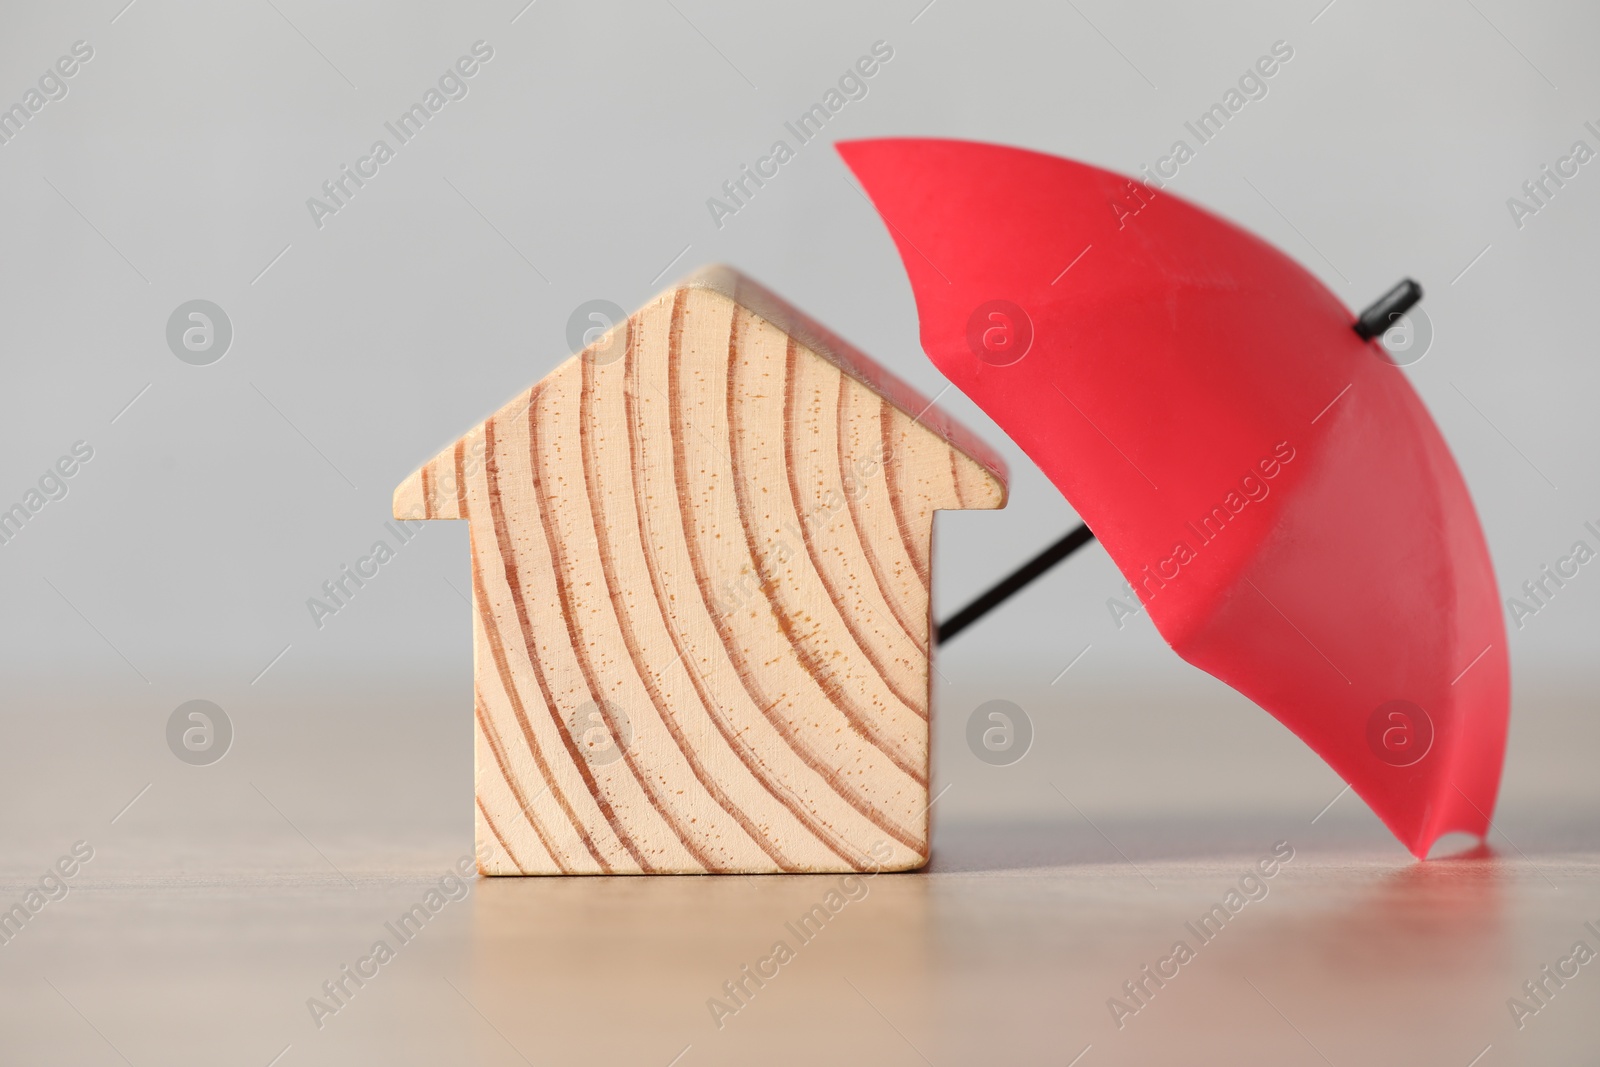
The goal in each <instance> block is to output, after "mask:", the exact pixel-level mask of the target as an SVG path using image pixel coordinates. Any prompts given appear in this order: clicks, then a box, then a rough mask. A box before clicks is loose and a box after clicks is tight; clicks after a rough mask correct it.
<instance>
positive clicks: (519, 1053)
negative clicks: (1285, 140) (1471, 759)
mask: <svg viewBox="0 0 1600 1067" xmlns="http://www.w3.org/2000/svg"><path fill="white" fill-rule="evenodd" d="M1297 821H1298V822H1299V823H1300V825H1298V826H1293V825H1290V820H1278V821H1273V820H1259V821H1245V820H1238V821H1234V822H1232V823H1229V824H1227V825H1216V824H1212V825H1203V824H1201V823H1189V824H1187V825H1185V824H1181V823H1179V824H1174V823H1173V822H1172V821H1171V820H1166V821H1164V822H1163V823H1162V824H1160V825H1157V824H1154V823H1148V822H1146V823H1114V824H1108V823H1106V822H1104V821H1097V825H1098V830H1097V829H1096V828H1095V827H1093V826H1090V825H1088V824H1086V823H1084V822H1083V821H1082V820H1079V821H1077V822H1076V823H1057V824H1044V823H1041V824H1034V825H1026V824H1015V825H1009V826H1003V825H988V826H983V825H967V826H954V825H950V826H941V827H940V829H939V832H938V836H937V837H936V842H937V846H936V847H937V849H938V856H939V859H938V862H937V863H936V864H935V866H934V869H933V870H931V871H929V872H926V873H922V874H911V875H883V876H879V877H877V878H873V879H870V880H865V881H862V882H860V883H859V884H852V885H847V886H845V887H844V889H843V890H842V891H841V890H840V886H839V880H838V878H836V877H793V878H790V877H760V878H745V877H738V876H734V877H722V878H707V877H685V878H608V879H516V880H512V879H501V880H479V881H477V882H476V883H475V884H473V885H472V888H471V891H470V895H468V896H466V897H464V898H463V899H459V900H449V901H445V902H443V903H442V905H441V906H440V907H439V909H438V911H437V913H436V914H433V915H432V916H430V917H429V919H428V921H427V923H426V924H425V925H423V926H422V928H421V930H420V932H415V933H412V931H411V928H410V927H406V928H405V929H404V931H403V932H405V933H407V934H408V935H409V940H407V941H401V940H400V938H399V937H398V936H397V935H396V933H395V931H394V929H393V928H392V926H391V925H386V924H393V923H394V922H395V921H396V920H397V919H398V917H399V916H400V915H402V913H404V912H405V911H406V910H407V909H408V908H409V907H410V906H411V905H412V904H415V903H423V904H424V905H426V903H427V901H426V900H425V891H426V888H427V886H428V885H429V883H430V882H436V881H437V879H438V878H439V877H440V876H441V875H442V874H443V873H444V871H445V870H446V868H447V865H448V864H449V863H450V861H451V860H452V859H453V858H454V856H453V853H452V850H451V849H449V848H448V847H437V848H431V849H422V850H419V851H418V852H417V853H416V854H415V855H414V856H413V857H411V859H410V860H409V861H406V862H400V863H396V862H394V857H393V856H392V855H390V856H389V857H388V869H386V870H379V869H375V868H374V867H372V866H369V865H367V864H366V863H364V862H362V860H361V859H360V857H359V853H358V852H356V851H354V850H353V849H352V846H351V843H350V842H341V843H340V845H339V849H338V851H339V853H340V855H341V856H342V857H343V862H341V864H340V868H341V870H342V871H343V874H342V875H341V874H339V873H335V872H334V871H333V870H332V869H330V868H329V867H327V866H326V865H325V864H323V863H322V861H320V860H318V859H317V857H316V855H314V854H313V853H312V852H311V850H310V849H308V848H307V847H306V844H307V842H303V841H300V840H298V839H293V840H291V839H288V838H280V839H279V840H278V842H277V844H276V845H275V846H272V847H267V848H265V849H264V850H262V851H258V852H257V853H256V854H254V855H253V856H251V857H249V858H248V860H244V859H242V858H241V857H232V858H226V857H224V858H219V857H218V856H216V855H215V854H214V853H212V852H210V851H208V850H207V849H204V848H190V847H187V846H185V845H184V844H183V843H181V842H170V841H169V842H167V843H166V845H165V847H164V848H161V847H158V846H157V842H156V841H154V840H142V839H141V835H140V834H139V832H138V831H137V830H132V832H129V833H126V834H123V835H120V836H118V837H115V838H114V837H113V835H112V834H111V833H108V834H107V835H105V839H104V840H103V841H102V843H101V844H100V845H99V846H98V847H97V852H96V858H95V860H93V861H91V862H90V863H89V864H88V865H86V866H85V867H84V869H83V871H82V872H80V875H79V876H78V877H77V878H76V879H74V882H76V883H77V884H75V886H74V888H72V890H71V891H70V892H69V894H68V896H66V897H65V898H64V899H62V900H59V901H55V902H52V903H50V904H48V905H47V906H45V907H44V908H43V909H42V910H41V911H40V912H39V914H37V915H35V916H34V917H33V918H32V919H31V920H30V921H29V923H28V924H27V925H26V926H25V927H24V928H23V929H22V930H21V932H20V934H18V935H17V936H16V937H15V938H14V939H13V940H12V941H11V942H10V943H9V944H7V945H5V946H4V947H0V991H3V996H0V1005H3V1006H0V1019H3V1023H0V1062H4V1063H8V1064H10V1063H16V1064H44V1063H71V1064H85V1065H90V1064H102V1063H103V1064H117V1063H121V1062H128V1063H132V1064H136V1065H141V1067H142V1065H144V1064H174V1065H175V1064H188V1063H195V1064H200V1063H205V1064H219V1063H231V1064H247V1065H248V1064H254V1065H259V1067H264V1065H266V1064H268V1063H271V1062H274V1059H273V1058H274V1057H275V1056H279V1055H280V1053H281V1058H280V1059H278V1060H276V1061H275V1062H276V1063H278V1064H282V1065H283V1067H292V1065H298V1064H318V1063H326V1064H336V1063H337V1064H348V1063H385V1064H410V1063H416V1064H434V1063H460V1064H467V1063H473V1064H477V1063H483V1064H517V1063H523V1062H527V1063H534V1064H547V1063H580V1062H586V1063H623V1064H641V1065H658V1067H665V1065H667V1064H672V1063H677V1064H681V1065H684V1067H689V1065H693V1064H713V1063H728V1064H748V1063H773V1064H778V1063H795V1064H814V1063H827V1062H839V1063H883V1064H918V1063H923V1062H926V1063H934V1064H965V1063H1019V1064H1020V1063H1040V1064H1067V1063H1072V1062H1076V1063H1078V1064H1080V1065H1082V1067H1098V1065H1101V1064H1153V1063H1164V1062H1173V1063H1185V1064H1210V1063H1215V1064H1224V1063H1245V1062H1255V1063H1272V1064H1325V1063H1333V1064H1338V1065H1345V1064H1350V1065H1356V1064H1362V1065H1366V1064H1386V1063H1393V1064H1408V1065H1411V1064H1440V1065H1445V1067H1467V1065H1468V1064H1471V1063H1474V1062H1476V1063H1479V1064H1483V1065H1484V1067H1492V1065H1504V1064H1516V1063H1527V1064H1566V1063H1571V1064H1580V1063H1585V1064H1587V1063H1593V1062H1594V1054H1595V1053H1596V1052H1597V1051H1600V1010H1597V1008H1600V963H1593V964H1590V965H1589V966H1586V967H1583V968H1581V969H1580V971H1579V974H1578V976H1577V977H1576V978H1573V979H1569V980H1568V981H1567V983H1566V986H1565V987H1564V988H1560V989H1557V990H1556V992H1555V995H1554V996H1553V997H1551V998H1550V1000H1549V1002H1548V1006H1547V1007H1544V1008H1543V1009H1542V1010H1540V1011H1539V1013H1538V1014H1537V1015H1535V1016H1533V1017H1531V1018H1528V1019H1526V1020H1525V1027H1524V1028H1523V1029H1522V1030H1521V1031H1520V1032H1519V1031H1518V1030H1517V1028H1516V1027H1515V1026H1514V1025H1513V1022H1512V1019H1511V1015H1510V1013H1509V1011H1508V1010H1507V1006H1506V1001H1507V998H1509V997H1511V996H1513V995H1518V994H1520V992H1521V990H1520V988H1519V987H1520V986H1521V985H1522V983H1523V982H1524V981H1525V980H1528V979H1530V978H1537V977H1539V975H1538V972H1539V968H1540V966H1541V965H1542V964H1552V965H1554V964H1555V963H1556V961H1557V959H1558V958H1559V957H1561V956H1564V955H1566V954H1567V953H1568V951H1569V949H1570V947H1571V946H1572V944H1573V943H1574V942H1575V941H1578V940H1580V939H1581V940H1584V941H1586V942H1588V943H1589V944H1590V946H1591V947H1600V938H1596V937H1595V935H1594V934H1593V933H1592V932H1590V931H1589V930H1587V929H1586V928H1585V926H1584V923H1585V921H1593V922H1595V923H1596V925H1597V926H1600V849H1597V841H1596V835H1595V832H1594V829H1593V827H1592V826H1591V827H1588V828H1581V829H1580V828H1568V829H1567V830H1566V831H1561V832H1558V831H1552V832H1551V833H1550V834H1549V835H1548V837H1547V838H1546V839H1544V840H1532V839H1529V840H1519V841H1518V842H1516V844H1515V845H1513V844H1509V843H1507V842H1505V841H1503V840H1501V841H1498V842H1496V843H1495V844H1494V846H1493V849H1492V852H1490V853H1489V854H1483V855H1479V856H1476V857H1472V858H1466V859H1452V860H1444V861H1436V862H1432V863H1429V864H1426V865H1416V864H1413V863H1411V862H1410V861H1408V860H1407V859H1406V858H1405V857H1404V856H1403V855H1402V854H1400V853H1399V850H1398V848H1397V846H1394V845H1393V844H1392V843H1390V842H1387V841H1385V840H1384V839H1383V837H1382V835H1381V833H1379V832H1377V830H1376V828H1375V827H1374V826H1372V825H1371V824H1370V823H1369V822H1367V821H1365V820H1364V819H1360V818H1346V819H1343V820H1341V819H1337V818H1334V817H1333V816H1330V817H1328V818H1327V819H1325V820H1322V821H1320V822H1319V823H1318V824H1317V825H1314V826H1313V825H1310V824H1307V823H1305V821H1304V819H1299V820H1297ZM108 829H110V830H113V831H114V830H115V829H116V828H115V827H111V828H108ZM130 830H131V828H130ZM1101 831H1103V832H1104V836H1102V834H1101ZM1283 840H1288V841H1290V842H1291V843H1292V845H1293V848H1294V850H1295V853H1294V858H1293V860H1292V861H1290V862H1289V863H1287V864H1286V865H1284V866H1283V867H1282V868H1281V869H1280V870H1279V871H1278V873H1277V874H1276V875H1275V876H1274V877H1273V878H1271V879H1270V880H1266V881H1265V882H1264V883H1262V884H1264V885H1265V887H1266V890H1267V891H1266V895H1265V896H1264V897H1261V899H1258V900H1253V901H1251V902H1249V903H1247V904H1245V905H1244V906H1243V907H1242V908H1241V909H1240V910H1239V911H1238V913H1237V914H1236V915H1234V916H1232V917H1231V918H1230V919H1229V920H1228V922H1227V924H1226V925H1224V926H1223V927H1222V928H1221V931H1220V933H1216V934H1214V935H1212V938H1211V940H1210V942H1209V943H1204V942H1202V941H1200V940H1199V939H1198V938H1197V937H1196V936H1195V934H1194V932H1193V931H1192V930H1191V929H1190V927H1189V926H1186V923H1188V924H1192V923H1194V922H1195V921H1197V920H1198V919H1199V917H1200V916H1202V915H1203V914H1205V913H1206V912H1207V910H1208V909H1209V908H1210V907H1211V906H1212V905H1213V904H1217V903H1224V895H1225V893H1226V892H1227V891H1228V889H1229V888H1230V887H1232V886H1234V885H1236V884H1237V883H1238V882H1239V880H1240V878H1241V877H1242V876H1243V875H1245V874H1247V873H1248V872H1249V871H1250V870H1251V869H1252V867H1253V866H1254V864H1255V863H1256V861H1257V860H1258V859H1259V858H1260V857H1262V856H1265V855H1267V854H1268V853H1269V851H1270V849H1271V846H1272V844H1273V843H1274V842H1275V841H1283ZM463 841H464V839H463ZM1113 841H1114V842H1115V844H1114V845H1113V844H1112V842H1113ZM454 851H458V852H459V851H465V849H464V848H461V849H456V850H454ZM119 855H120V856H139V857H141V858H140V859H138V860H137V861H134V862H126V861H123V860H119V859H118V856H119ZM352 856H355V857H356V858H355V859H354V861H352ZM308 861H309V862H308ZM97 863H99V864H101V865H102V866H101V874H102V875H104V874H106V873H107V872H111V876H109V877H97V876H96V873H95V865H96V864H97ZM318 868H320V870H319V869H318ZM346 878H348V882H347V881H346ZM21 883H22V879H21V878H18V877H14V876H8V878H7V879H6V881H5V883H4V892H5V894H6V897H7V899H9V898H10V897H13V896H17V895H18V893H19V892H20V890H21V888H22V885H21ZM450 888H452V889H453V886H450ZM1249 888H1251V889H1252V890H1254V891H1256V892H1257V893H1258V894H1259V890H1256V889H1255V883H1250V884H1249ZM830 890H833V891H836V892H839V893H840V896H839V897H838V898H835V900H833V901H830V900H829V898H828V896H827V894H828V893H829V891H830ZM852 897H853V898H854V899H852ZM829 903H834V904H835V906H836V907H837V911H836V913H834V914H831V915H830V916H829V917H828V918H827V920H826V923H825V924H819V923H818V920H817V919H813V920H812V924H814V925H820V926H821V929H820V932H813V926H811V925H808V926H805V927H803V928H801V927H800V926H799V923H800V920H801V919H802V917H803V916H805V915H807V914H808V913H810V912H812V909H813V908H814V907H816V906H818V905H821V906H822V907H823V909H824V911H826V909H827V906H828V904H829ZM1209 929H1210V928H1208V933H1209ZM800 935H804V936H805V937H806V938H808V940H802V937H801V936H800ZM378 940H384V941H386V942H387V943H388V944H389V945H390V946H391V947H392V948H393V949H394V950H395V951H394V955H393V958H392V959H391V960H389V961H388V962H387V963H384V964H382V965H377V964H372V965H369V966H368V968H367V969H368V970H371V969H374V968H375V969H376V975H375V976H374V977H371V978H368V979H366V980H365V984H363V985H361V986H359V987H357V986H356V985H355V984H354V982H353V981H351V980H349V979H345V986H346V988H347V989H348V990H350V991H351V995H350V996H348V997H347V998H344V999H345V1003H344V1004H343V1005H342V1006H340V1007H339V1010H338V1011H337V1012H335V1013H333V1014H331V1015H326V1014H325V1015H324V1017H323V1018H322V1020H321V1022H322V1025H321V1027H320V1028H319V1027H318V1026H317V1025H316V1024H315V1022H314V1021H313V1014H312V1012H311V1011H310V1010H309V1009H308V1008H307V1006H306V1002H307V1000H308V998H311V997H313V996H318V997H321V998H322V999H323V1001H324V1003H327V1004H330V1005H333V1004H334V1003H336V1002H334V1001H332V1000H331V998H328V997H326V995H325V994H324V993H323V991H322V989H321V988H320V987H321V985H322V983H323V981H324V980H336V979H339V978H340V977H341V966H342V965H345V964H350V965H356V964H357V962H358V960H359V959H360V958H361V957H364V956H367V955H368V953H369V952H370V950H371V949H372V947H373V943H374V942H375V941H378ZM1177 940H1184V941H1186V942H1187V943H1188V944H1189V945H1190V947H1191V948H1193V949H1194V950H1195V951H1194V956H1193V958H1192V959H1191V960H1189V961H1188V962H1187V963H1185V964H1182V965H1181V966H1177V965H1176V964H1167V965H1166V968H1165V969H1166V970H1167V971H1168V972H1169V973H1170V972H1171V970H1172V969H1173V968H1174V967H1176V970H1177V974H1176V976H1175V977H1171V978H1168V979H1167V980H1166V981H1165V984H1164V985H1163V986H1161V987H1160V988H1159V989H1156V988H1155V987H1154V985H1153V983H1152V982H1151V981H1150V980H1148V979H1146V980H1145V985H1146V988H1147V989H1154V990H1155V992H1154V994H1153V995H1152V996H1150V997H1149V998H1148V1001H1147V1003H1146V1005H1145V1006H1143V1007H1142V1008H1141V1010H1139V1011H1138V1012H1137V1014H1135V1015H1132V1016H1128V1017H1125V1018H1123V1019H1122V1023H1123V1025H1122V1027H1121V1028H1120V1029H1119V1027H1118V1026H1117V1025H1116V1023H1115V1022H1114V1020H1113V1015H1112V1012H1111V1011H1110V1010H1109V1009H1108V1006H1107V1001H1108V1000H1109V999H1110V998H1112V997H1114V996H1115V997H1120V998H1122V999H1123V1001H1124V1002H1125V1003H1128V1004H1130V1005H1131V1004H1133V1003H1136V1002H1134V1001H1132V1000H1131V999H1130V998H1128V997H1127V995H1126V993H1125V991H1124V988H1123V983H1124V982H1126V981H1133V980H1138V979H1140V978H1141V968H1143V967H1144V965H1146V964H1149V965H1151V966H1152V967H1156V966H1158V961H1159V960H1160V959H1161V958H1162V957H1165V956H1167V955H1168V954H1169V951H1170V949H1171V947H1172V944H1173V942H1174V941H1177ZM777 941H784V942H786V944H787V945H788V947H789V948H790V949H791V950H792V953H793V955H792V958H790V959H788V960H787V962H784V963H781V964H779V963H777V962H767V963H764V964H763V963H762V962H761V961H763V960H764V959H766V960H770V959H771V957H772V952H773V947H774V943H775V942H777ZM745 965H749V966H750V967H752V968H756V967H761V968H763V969H765V970H766V971H767V972H768V973H769V974H771V975H772V976H771V977H768V978H766V979H764V982H763V984H762V985H759V986H758V985H757V984H756V983H755V982H754V981H753V980H750V979H748V978H745V974H747V973H748V972H746V971H743V970H742V968H743V967H744V966H745ZM773 972H775V974H774V973H773ZM740 980H742V981H743V982H744V984H745V987H746V988H747V989H748V990H750V991H751V994H750V995H749V996H748V997H746V998H744V1004H743V1006H742V1007H740V1009H739V1010H738V1011H737V1012H735V1013H732V1014H728V1013H726V1012H722V1013H717V1014H719V1015H720V1016H721V1018H720V1020H718V1019H716V1018H715V1017H714V1013H713V1012H712V1011H711V1010H710V1009H709V1008H708V1001H709V1000H710V999H711V998H717V999H719V1000H721V1001H722V1002H723V1003H724V1004H727V1005H728V1006H730V1007H733V1006H738V1005H739V1003H740V1002H739V1001H735V1000H733V999H732V998H730V997H729V996H728V995H727V993H726V991H725V988H724V983H725V982H730V981H740ZM1551 988H1552V989H1555V987H1554V985H1553V984H1552V986H1551ZM718 1021H720V1023H721V1025H720V1027H719V1026H718V1025H717V1023H718ZM1486 1049H1487V1052H1485V1050H1486ZM1480 1054H1482V1058H1481V1059H1478V1060H1475V1057H1478V1056H1479V1055H1480ZM1080 1056H1081V1058H1078V1059H1076V1060H1075V1057H1080Z"/></svg>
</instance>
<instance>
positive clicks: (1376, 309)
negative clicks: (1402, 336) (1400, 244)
mask: <svg viewBox="0 0 1600 1067" xmlns="http://www.w3.org/2000/svg"><path fill="white" fill-rule="evenodd" d="M1421 299H1422V286H1420V285H1418V284H1417V283H1416V282H1415V281H1413V280H1412V279H1410V278H1404V279H1402V280H1401V281H1400V283H1399V284H1398V285H1396V286H1395V287H1394V288H1393V289H1390V290H1389V291H1388V292H1387V293H1384V294H1383V295H1382V296H1380V297H1379V298H1378V299H1377V300H1376V301H1374V302H1373V303H1372V304H1371V305H1369V306H1368V307H1367V309H1366V310H1365V311H1363V312H1362V313H1361V317H1360V318H1358V319H1357V320H1356V324H1355V331H1356V334H1357V336H1359V337H1360V338H1361V339H1362V340H1363V341H1366V340H1370V339H1372V338H1374V337H1381V336H1383V334H1384V332H1385V331H1386V330H1388V329H1389V327H1390V326H1393V325H1394V320H1395V319H1398V318H1399V317H1400V316H1401V315H1404V314H1405V313H1406V312H1408V311H1410V310H1411V309H1412V308H1413V307H1415V306H1416V304H1417V301H1419V300H1421Z"/></svg>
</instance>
